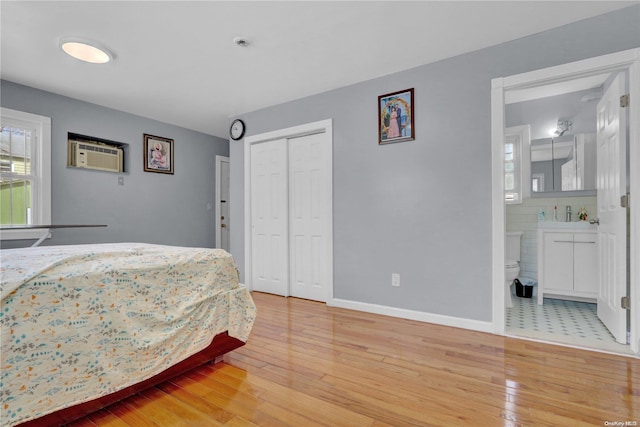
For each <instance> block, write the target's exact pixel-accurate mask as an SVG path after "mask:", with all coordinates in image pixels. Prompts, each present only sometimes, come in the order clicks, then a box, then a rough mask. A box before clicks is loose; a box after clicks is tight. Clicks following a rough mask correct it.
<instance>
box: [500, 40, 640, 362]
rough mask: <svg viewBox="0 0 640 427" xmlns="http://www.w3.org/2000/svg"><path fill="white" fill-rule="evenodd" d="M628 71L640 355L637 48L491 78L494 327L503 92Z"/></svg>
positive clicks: (634, 344)
mask: <svg viewBox="0 0 640 427" xmlns="http://www.w3.org/2000/svg"><path fill="white" fill-rule="evenodd" d="M624 70H627V71H628V76H629V82H628V85H629V93H630V99H631V103H630V105H629V109H630V111H629V131H630V132H629V143H630V152H629V164H630V171H629V172H630V176H629V187H630V189H631V193H632V196H631V198H630V199H631V208H630V209H631V212H632V215H631V224H630V226H631V266H630V267H631V268H630V270H631V277H630V281H631V292H630V297H631V341H630V343H631V345H630V347H631V351H633V352H634V353H635V354H636V355H640V261H639V260H640V215H638V213H639V212H640V49H630V50H625V51H622V52H617V53H612V54H608V55H603V56H598V57H595V58H589V59H585V60H582V61H577V62H572V63H569V64H563V65H558V66H555V67H550V68H545V69H542V70H535V71H531V72H527V73H522V74H517V75H513V76H509V77H500V78H496V79H493V80H492V81H491V140H492V142H491V171H492V172H491V184H492V185H491V188H492V195H491V208H492V224H491V228H492V242H491V246H492V254H493V257H492V266H491V270H492V284H493V309H492V317H493V329H494V332H495V333H497V334H500V335H504V334H505V306H504V298H505V292H506V287H505V279H504V256H505V254H504V250H505V203H504V177H503V171H502V169H503V155H504V148H503V147H504V131H505V118H504V117H505V116H504V115H505V107H504V105H505V104H504V100H505V92H506V91H508V90H512V89H520V88H527V87H536V86H541V85H545V84H549V83H555V82H563V81H568V80H573V79H575V78H579V77H586V76H590V75H596V74H602V73H607V72H613V71H624Z"/></svg>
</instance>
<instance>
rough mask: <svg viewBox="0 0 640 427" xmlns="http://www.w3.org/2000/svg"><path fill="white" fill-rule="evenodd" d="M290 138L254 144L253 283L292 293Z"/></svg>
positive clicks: (279, 292)
mask: <svg viewBox="0 0 640 427" xmlns="http://www.w3.org/2000/svg"><path fill="white" fill-rule="evenodd" d="M287 173H288V167H287V140H286V139H279V140H275V141H268V142H263V143H260V144H253V145H252V146H251V272H252V277H251V279H252V280H251V283H252V286H253V290H255V291H262V292H268V293H272V294H277V295H284V296H287V295H288V294H289V277H288V275H289V235H288V226H289V224H288V191H287V188H288V183H287V180H288V175H287Z"/></svg>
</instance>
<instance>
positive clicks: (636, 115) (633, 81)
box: [629, 49, 640, 356]
mask: <svg viewBox="0 0 640 427" xmlns="http://www.w3.org/2000/svg"><path fill="white" fill-rule="evenodd" d="M635 53H636V59H635V61H634V62H633V64H632V65H631V66H630V67H629V97H630V99H631V100H632V101H631V103H630V104H629V133H630V135H629V165H630V167H629V188H630V189H631V193H632V196H631V204H630V212H631V221H630V222H631V223H630V224H629V226H630V228H631V230H630V232H631V236H630V246H631V254H630V258H629V259H630V261H631V262H630V264H631V265H630V281H631V292H630V295H629V296H630V299H631V325H632V327H631V337H630V338H631V341H630V346H631V351H633V352H634V353H635V354H636V355H638V356H640V214H639V213H640V49H636V50H635Z"/></svg>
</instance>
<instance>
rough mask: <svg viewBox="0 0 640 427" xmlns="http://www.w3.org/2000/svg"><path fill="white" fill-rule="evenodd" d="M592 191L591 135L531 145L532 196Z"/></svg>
mask: <svg viewBox="0 0 640 427" xmlns="http://www.w3.org/2000/svg"><path fill="white" fill-rule="evenodd" d="M595 189H596V136H595V133H584V134H577V135H563V136H560V137H557V138H542V139H534V140H532V141H531V193H532V195H534V196H535V195H536V194H541V193H549V192H567V191H584V190H592V191H595Z"/></svg>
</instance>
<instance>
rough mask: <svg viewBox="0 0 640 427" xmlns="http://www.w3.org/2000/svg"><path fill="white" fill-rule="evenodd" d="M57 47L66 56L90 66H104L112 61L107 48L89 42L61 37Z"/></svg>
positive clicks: (76, 38) (111, 55)
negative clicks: (87, 63)
mask: <svg viewBox="0 0 640 427" xmlns="http://www.w3.org/2000/svg"><path fill="white" fill-rule="evenodd" d="M59 45H60V49H62V50H63V51H64V52H65V53H66V54H67V55H70V56H72V57H74V58H75V59H78V60H80V61H84V62H89V63H91V64H105V63H107V62H109V61H111V60H112V59H113V54H112V53H111V52H110V51H109V50H108V49H107V48H105V47H103V46H101V45H100V44H99V43H96V42H94V41H91V40H86V39H82V38H78V37H63V38H61V39H60V43H59Z"/></svg>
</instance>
